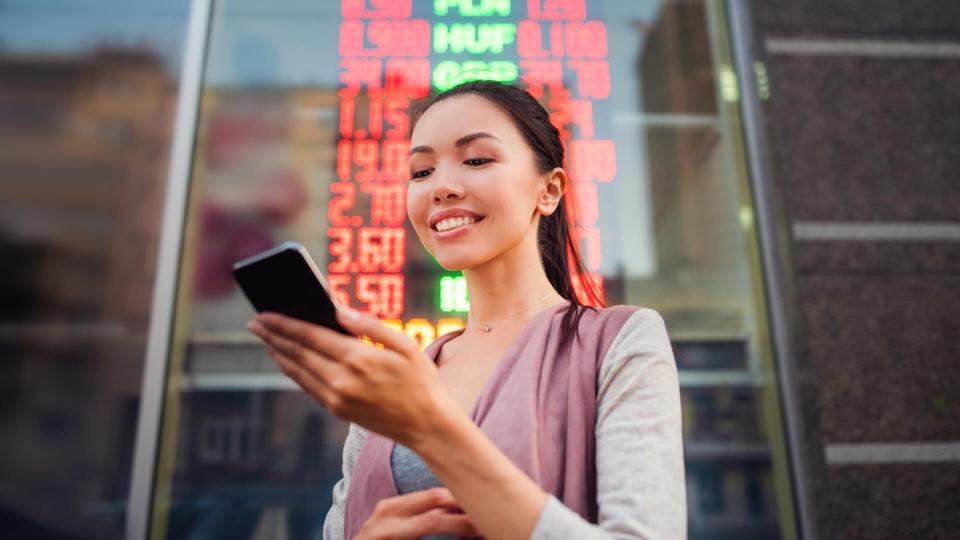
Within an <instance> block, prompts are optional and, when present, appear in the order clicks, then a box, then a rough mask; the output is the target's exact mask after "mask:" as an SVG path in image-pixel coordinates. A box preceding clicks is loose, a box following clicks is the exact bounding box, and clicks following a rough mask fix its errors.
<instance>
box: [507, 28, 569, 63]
mask: <svg viewBox="0 0 960 540" xmlns="http://www.w3.org/2000/svg"><path fill="white" fill-rule="evenodd" d="M549 28H550V36H549V39H550V43H549V44H548V45H547V47H546V48H544V45H543V27H542V26H541V25H540V23H539V22H537V21H520V22H519V23H517V54H518V55H519V56H520V57H521V58H546V57H548V56H554V57H556V58H562V57H563V55H564V54H563V46H564V43H563V24H562V23H551V24H550V27H549Z"/></svg>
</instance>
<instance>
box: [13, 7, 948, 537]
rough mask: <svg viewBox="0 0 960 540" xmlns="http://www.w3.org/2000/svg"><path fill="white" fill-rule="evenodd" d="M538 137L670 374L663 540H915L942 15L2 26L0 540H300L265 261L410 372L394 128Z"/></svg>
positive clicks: (934, 356) (426, 260)
mask: <svg viewBox="0 0 960 540" xmlns="http://www.w3.org/2000/svg"><path fill="white" fill-rule="evenodd" d="M472 78H488V79H495V80H502V81H507V82H516V83H519V84H522V85H524V86H525V87H527V88H529V89H530V90H531V92H533V93H534V94H535V95H536V96H537V97H538V99H540V100H541V101H542V102H543V103H544V105H545V106H546V107H547V108H548V109H549V110H550V111H551V119H552V120H553V121H554V123H555V124H556V125H557V126H558V128H559V129H560V130H561V134H562V136H563V138H564V140H565V143H566V146H567V151H568V167H569V169H570V171H571V174H572V177H573V178H574V180H575V184H574V186H573V190H572V192H571V195H572V196H573V197H575V200H576V203H577V210H578V212H577V230H578V233H579V236H580V238H581V242H582V243H581V247H582V250H583V252H584V255H585V259H586V263H587V266H588V268H587V269H588V271H589V272H590V275H591V276H592V277H593V279H595V280H596V281H597V282H598V283H599V284H600V285H602V287H603V289H604V291H605V294H606V297H607V301H608V303H609V304H635V305H644V306H649V307H652V308H654V309H656V310H658V311H659V312H660V313H661V314H662V315H663V316H664V318H665V320H666V323H667V328H668V330H669V332H670V335H671V339H672V340H673V343H674V345H675V350H676V352H677V353H676V358H677V363H678V367H679V370H680V384H681V396H682V401H683V411H684V446H685V461H686V466H687V482H688V484H687V493H688V509H689V534H690V537H691V538H697V539H699V538H703V539H709V538H738V539H745V538H756V539H767V538H888V537H889V538H901V537H903V536H905V535H917V536H922V537H924V538H948V537H950V536H951V535H950V532H949V531H951V530H953V529H954V528H956V527H957V526H958V525H960V523H958V521H960V520H958V517H957V513H956V511H955V508H956V506H957V504H958V503H960V496H958V493H960V474H958V472H960V471H958V465H957V463H958V460H960V434H958V433H957V430H958V426H960V422H958V420H960V403H958V402H957V400H956V397H955V396H956V393H957V392H956V390H957V389H958V387H960V385H958V379H960V371H958V370H956V369H951V368H953V363H955V358H956V357H957V352H958V350H957V346H956V343H957V338H958V337H960V328H958V326H960V311H958V308H957V304H956V302H955V301H954V299H955V298H957V297H958V294H957V293H958V292H960V291H958V289H960V285H958V281H957V271H958V261H960V252H958V251H960V250H958V243H957V241H958V239H960V223H958V219H957V216H960V197H958V196H957V195H955V194H954V193H953V192H954V191H956V189H955V188H953V183H954V176H955V175H954V174H953V171H955V170H956V169H957V167H958V166H960V154H958V151H957V148H956V144H955V141H956V140H958V135H960V133H957V131H958V129H960V110H958V108H957V104H958V103H960V95H958V92H957V90H956V89H957V88H960V6H957V5H955V3H953V2H948V1H944V0H940V1H929V2H920V3H916V2H914V3H910V4H909V5H901V3H898V2H881V3H877V2H866V1H863V0H859V1H858V0H844V1H841V2H816V3H810V2H799V1H797V0H776V1H771V2H750V1H746V0H727V1H720V0H671V1H663V0H643V1H630V2H626V1H616V0H567V1H551V0H530V1H520V0H514V1H512V2H511V1H509V0H464V1H459V0H457V1H453V0H394V1H388V2H374V1H351V0H344V1H342V2H334V1H330V2H306V1H303V0H283V1H279V2H270V3H263V2H254V1H252V0H202V1H201V0H193V1H187V0H178V1H176V2H149V1H146V0H141V1H137V2H122V1H120V0H88V1H85V2H61V1H49V2H28V1H9V2H0V257H2V259H0V260H2V261H3V263H4V265H3V267H4V274H3V275H4V278H5V279H4V280H2V282H0V433H2V434H3V441H4V444H3V445H0V478H2V481H0V531H3V535H4V536H5V537H6V536H9V537H11V538H98V539H99V538H121V537H127V538H147V537H149V538H156V539H159V538H176V539H180V538H256V539H261V538H291V539H294V538H296V539H300V538H303V539H306V538H319V536H320V527H321V525H322V522H323V519H324V517H325V515H326V511H327V509H328V507H329V504H330V494H331V488H332V486H333V484H334V482H336V481H337V480H338V479H339V477H340V456H341V446H342V442H343V438H344V436H345V434H346V425H345V424H344V423H343V422H342V421H340V420H338V419H336V418H334V417H332V416H330V415H329V414H328V413H327V412H326V411H325V410H324V409H322V408H321V407H320V406H319V405H318V404H316V403H315V402H313V401H312V400H311V399H310V398H308V397H307V396H305V395H304V394H303V393H302V392H301V391H299V389H298V388H297V387H296V386H295V385H294V384H293V383H292V382H291V381H289V380H288V379H286V378H285V377H284V376H283V375H282V374H281V373H280V372H279V371H278V370H277V369H276V367H275V366H274V364H273V362H272V361H271V360H270V359H269V358H268V357H267V356H266V355H265V353H264V352H263V349H262V347H261V346H260V345H259V342H258V341H256V340H255V339H252V337H251V336H250V335H249V334H248V333H247V332H246V331H245V330H244V326H243V323H244V322H245V321H246V320H248V319H249V317H250V315H251V310H250V308H249V306H248V305H247V303H246V301H245V300H244V298H243V297H242V296H241V295H240V293H239V292H238V291H237V290H236V289H235V287H234V285H233V281H232V277H231V274H230V265H231V263H232V262H234V261H236V260H238V259H240V258H243V257H245V256H247V255H249V254H252V253H255V252H257V251H260V250H262V249H265V248H267V247H270V246H272V245H275V244H277V243H280V242H282V241H284V240H297V241H299V242H301V243H303V244H304V245H306V246H307V248H308V249H309V250H310V251H311V253H312V254H313V256H314V258H315V259H316V260H317V262H318V264H319V265H320V266H321V269H322V270H323V271H324V272H325V274H326V275H327V277H328V280H329V281H330V283H331V285H332V286H333V288H334V290H335V294H337V295H338V297H339V298H340V300H341V301H342V302H344V303H347V304H350V305H352V306H354V307H356V308H358V309H360V310H362V311H364V312H366V313H369V314H371V315H373V316H377V317H379V318H380V319H382V320H383V321H384V323H385V324H388V325H390V326H392V327H394V328H397V329H399V330H402V331H405V332H407V333H408V334H409V335H410V336H411V337H413V338H415V339H417V340H418V341H419V342H420V343H421V344H423V345H426V344H428V343H429V342H430V341H432V340H433V339H435V338H436V337H437V336H439V335H442V334H443V333H445V332H448V331H450V330H453V329H456V328H458V327H460V326H462V324H463V321H464V320H465V317H466V312H467V310H468V309H469V298H468V296H467V293H466V289H465V284H464V280H463V277H462V276H461V275H459V273H457V272H449V271H446V270H444V269H443V268H441V267H440V266H439V265H438V264H437V263H436V261H434V260H433V259H432V257H430V256H429V254H427V253H426V252H425V251H424V250H423V248H422V247H421V246H420V244H419V242H418V240H417V237H416V234H415V233H414V231H413V229H412V228H410V227H409V225H408V224H407V223H406V214H405V200H404V196H405V190H406V185H405V183H406V175H407V174H408V173H407V171H406V154H407V152H408V150H409V140H408V136H409V122H410V107H411V105H412V104H413V103H414V102H415V101H416V100H417V99H420V98H422V97H423V96H425V95H426V94H427V93H428V92H429V91H430V90H431V89H434V90H436V89H442V88H446V87H449V86H451V85H453V84H456V83H457V82H460V81H463V80H468V79H472Z"/></svg>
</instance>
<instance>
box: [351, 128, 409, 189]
mask: <svg viewBox="0 0 960 540" xmlns="http://www.w3.org/2000/svg"><path fill="white" fill-rule="evenodd" d="M409 153H410V141H409V140H408V139H387V140H385V141H375V140H373V139H362V140H356V141H346V140H341V141H340V142H339V143H337V176H338V177H339V178H340V180H342V181H348V180H351V179H353V180H356V181H357V182H361V183H363V182H370V181H383V182H396V181H402V180H405V179H406V178H407V175H408V174H409V173H408V169H409V167H408V165H407V159H408V158H409ZM354 166H356V167H357V168H358V169H357V171H356V172H354Z"/></svg>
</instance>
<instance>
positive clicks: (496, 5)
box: [433, 0, 511, 17]
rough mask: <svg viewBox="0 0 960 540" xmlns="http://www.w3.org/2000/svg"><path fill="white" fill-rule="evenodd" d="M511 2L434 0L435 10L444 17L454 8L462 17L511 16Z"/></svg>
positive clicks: (499, 0) (505, 0) (501, 0)
mask: <svg viewBox="0 0 960 540" xmlns="http://www.w3.org/2000/svg"><path fill="white" fill-rule="evenodd" d="M510 4H511V1H510V0H434V2H433V12H434V13H435V14H436V15H437V16H438V17H443V16H444V15H448V14H449V13H450V10H451V8H452V9H454V10H456V11H457V14H459V15H460V16H462V17H495V16H500V17H509V16H510Z"/></svg>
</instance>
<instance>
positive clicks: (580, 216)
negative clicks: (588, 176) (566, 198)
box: [570, 182, 600, 226]
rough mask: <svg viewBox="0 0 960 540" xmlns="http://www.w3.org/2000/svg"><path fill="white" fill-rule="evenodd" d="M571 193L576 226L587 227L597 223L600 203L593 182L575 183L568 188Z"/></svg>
mask: <svg viewBox="0 0 960 540" xmlns="http://www.w3.org/2000/svg"><path fill="white" fill-rule="evenodd" d="M570 190H571V191H573V195H574V198H573V200H574V202H575V205H576V206H575V209H574V212H573V214H574V217H575V218H576V223H577V225H583V226H589V225H595V224H596V223H597V217H598V216H599V215H600V201H599V198H598V197H597V185H596V184H594V183H593V182H576V183H574V185H573V186H571V187H570Z"/></svg>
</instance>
